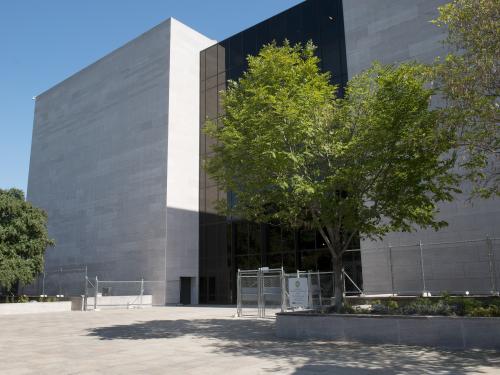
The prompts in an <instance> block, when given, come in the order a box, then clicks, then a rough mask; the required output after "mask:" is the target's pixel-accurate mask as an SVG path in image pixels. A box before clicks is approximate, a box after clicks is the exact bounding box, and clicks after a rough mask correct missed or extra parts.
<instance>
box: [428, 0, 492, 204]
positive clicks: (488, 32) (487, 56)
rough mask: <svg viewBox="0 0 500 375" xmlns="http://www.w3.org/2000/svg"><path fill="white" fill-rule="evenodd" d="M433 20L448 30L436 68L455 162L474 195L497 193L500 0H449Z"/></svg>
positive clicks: (445, 123) (443, 119)
mask: <svg viewBox="0 0 500 375" xmlns="http://www.w3.org/2000/svg"><path fill="white" fill-rule="evenodd" d="M433 22H434V23H435V24H436V25H438V26H439V27H442V28H445V29H446V30H447V32H448V37H447V39H446V41H445V42H446V45H447V46H448V47H449V48H450V50H451V53H450V54H449V55H448V56H446V58H444V59H442V60H441V59H440V60H438V61H437V63H436V65H435V67H436V73H437V85H438V87H439V89H440V91H441V93H442V95H443V96H444V98H445V100H446V105H445V106H444V108H443V112H442V115H443V116H442V121H443V123H444V125H445V126H447V127H449V128H452V129H454V130H455V132H456V134H457V136H458V137H457V143H456V148H457V152H458V153H459V154H460V158H458V161H459V165H460V166H461V167H462V169H463V170H464V171H465V173H466V177H467V178H468V179H469V180H471V181H472V182H473V183H474V184H473V185H474V186H475V192H476V193H480V194H481V195H483V196H490V195H493V194H496V195H500V184H499V183H500V137H499V134H500V126H499V119H500V116H499V104H500V101H499V98H500V65H499V64H500V0H453V1H451V2H450V3H448V4H446V5H443V6H441V7H439V17H438V18H437V19H436V20H434V21H433Z"/></svg>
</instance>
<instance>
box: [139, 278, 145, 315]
mask: <svg viewBox="0 0 500 375" xmlns="http://www.w3.org/2000/svg"><path fill="white" fill-rule="evenodd" d="M143 294H144V278H141V295H140V297H139V304H140V305H141V308H142V295H143Z"/></svg>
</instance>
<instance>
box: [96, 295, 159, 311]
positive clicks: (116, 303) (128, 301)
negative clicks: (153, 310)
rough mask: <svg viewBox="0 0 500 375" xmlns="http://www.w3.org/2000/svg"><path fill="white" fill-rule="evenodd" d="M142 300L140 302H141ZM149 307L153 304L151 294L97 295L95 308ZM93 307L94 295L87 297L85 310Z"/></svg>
mask: <svg viewBox="0 0 500 375" xmlns="http://www.w3.org/2000/svg"><path fill="white" fill-rule="evenodd" d="M141 302H142V304H141ZM135 306H137V307H151V306H153V296H152V295H149V294H148V295H143V296H142V299H141V297H140V296H102V297H97V309H99V310H105V309H126V308H127V307H135ZM93 309H94V297H88V298H87V310H93Z"/></svg>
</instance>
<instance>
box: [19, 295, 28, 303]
mask: <svg viewBox="0 0 500 375" xmlns="http://www.w3.org/2000/svg"><path fill="white" fill-rule="evenodd" d="M29 301H30V299H29V298H28V296H26V295H24V294H23V295H21V296H19V297H17V302H18V303H25V302H29Z"/></svg>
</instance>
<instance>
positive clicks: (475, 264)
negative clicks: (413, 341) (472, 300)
mask: <svg viewBox="0 0 500 375" xmlns="http://www.w3.org/2000/svg"><path fill="white" fill-rule="evenodd" d="M350 251H361V263H362V265H363V293H364V294H365V295H378V294H390V295H424V296H425V295H440V294H443V293H449V294H461V295H498V294H499V286H500V273H499V271H500V239H499V238H484V239H478V240H469V241H450V242H436V243H423V242H419V243H416V244H410V245H397V246H392V245H387V246H384V247H373V248H367V249H361V250H359V249H358V250H350Z"/></svg>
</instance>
